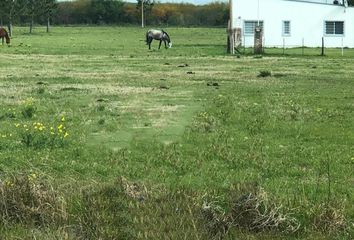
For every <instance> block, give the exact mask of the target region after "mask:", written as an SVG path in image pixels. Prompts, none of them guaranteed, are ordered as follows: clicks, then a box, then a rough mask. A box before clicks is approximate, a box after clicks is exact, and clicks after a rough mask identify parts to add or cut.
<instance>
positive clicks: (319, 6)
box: [232, 0, 354, 47]
mask: <svg viewBox="0 0 354 240" xmlns="http://www.w3.org/2000/svg"><path fill="white" fill-rule="evenodd" d="M309 1H310V0H309ZM258 2H259V14H258V11H257V9H258ZM232 11H233V19H232V20H233V26H234V27H242V28H244V21H245V20H258V16H259V20H261V21H263V22H264V45H265V46H267V47H282V46H283V43H285V46H286V47H298V46H301V45H302V42H303V41H304V45H305V46H307V47H320V46H321V45H322V37H324V39H325V46H326V47H342V46H344V47H354V8H352V7H348V8H345V7H343V6H340V5H339V6H338V5H333V4H324V3H318V2H317V3H311V2H303V1H291V0H259V1H258V0H233V4H232ZM283 21H290V24H291V35H290V36H283V34H282V33H283V32H282V24H283ZM325 21H344V36H327V35H326V34H325ZM242 32H244V31H242ZM242 40H243V44H244V45H245V46H253V41H254V37H253V36H246V35H243V39H242Z"/></svg>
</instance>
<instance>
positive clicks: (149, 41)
mask: <svg viewBox="0 0 354 240" xmlns="http://www.w3.org/2000/svg"><path fill="white" fill-rule="evenodd" d="M151 42H152V38H149V39H148V42H147V43H148V45H149V50H150V49H151Z"/></svg>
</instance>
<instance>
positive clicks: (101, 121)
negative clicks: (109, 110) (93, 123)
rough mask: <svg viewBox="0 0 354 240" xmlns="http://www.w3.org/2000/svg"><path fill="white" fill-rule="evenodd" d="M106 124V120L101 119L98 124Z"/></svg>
mask: <svg viewBox="0 0 354 240" xmlns="http://www.w3.org/2000/svg"><path fill="white" fill-rule="evenodd" d="M105 122H106V120H104V119H103V118H101V119H100V120H98V124H99V125H103V124H104V123H105Z"/></svg>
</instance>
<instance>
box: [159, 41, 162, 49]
mask: <svg viewBox="0 0 354 240" xmlns="http://www.w3.org/2000/svg"><path fill="white" fill-rule="evenodd" d="M161 43H162V40H160V44H159V49H160V47H161Z"/></svg>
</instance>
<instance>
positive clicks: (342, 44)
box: [342, 38, 344, 57]
mask: <svg viewBox="0 0 354 240" xmlns="http://www.w3.org/2000/svg"><path fill="white" fill-rule="evenodd" d="M343 56H344V40H343V38H342V57H343Z"/></svg>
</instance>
